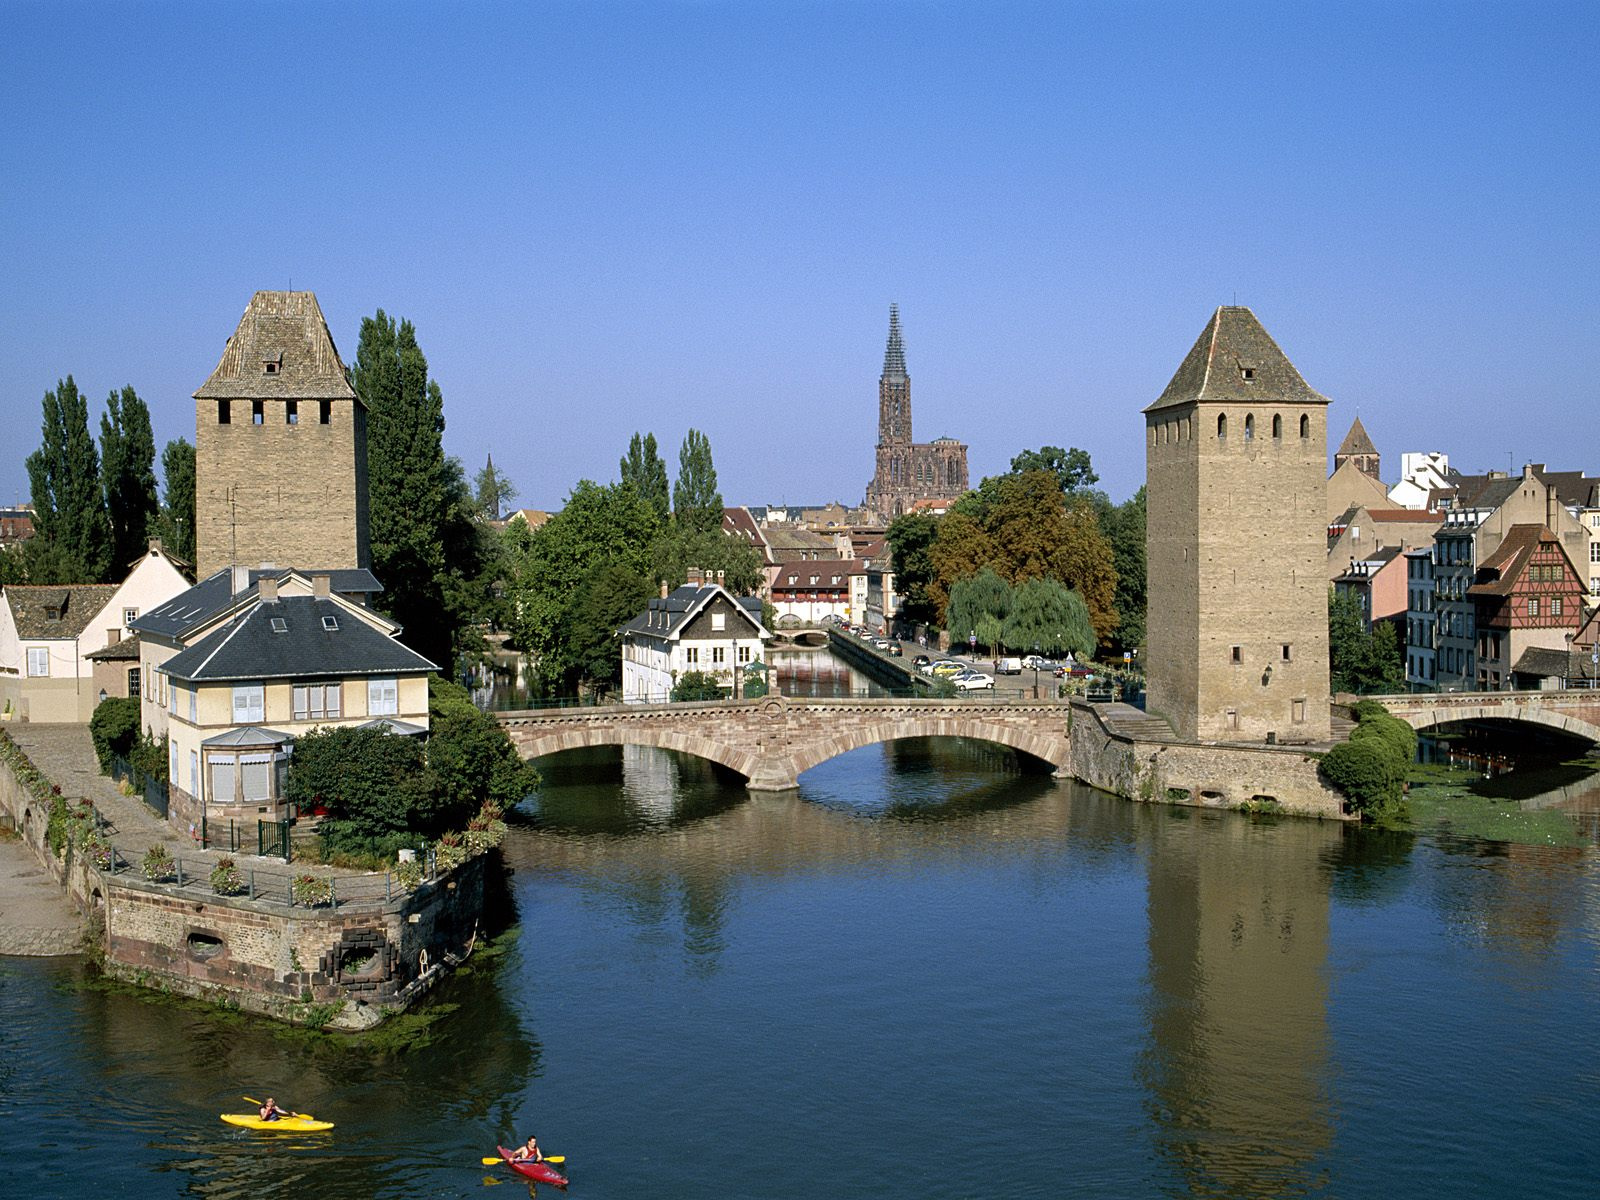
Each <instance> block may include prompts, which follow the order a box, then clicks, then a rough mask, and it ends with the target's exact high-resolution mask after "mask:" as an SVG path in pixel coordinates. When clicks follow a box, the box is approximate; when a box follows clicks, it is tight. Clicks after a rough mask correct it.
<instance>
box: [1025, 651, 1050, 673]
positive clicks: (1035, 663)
mask: <svg viewBox="0 0 1600 1200" xmlns="http://www.w3.org/2000/svg"><path fill="white" fill-rule="evenodd" d="M1055 665H1056V664H1055V663H1053V662H1051V661H1050V660H1049V659H1048V658H1042V657H1040V656H1039V655H1037V654H1030V655H1028V656H1027V657H1026V658H1024V659H1023V660H1022V666H1023V668H1024V669H1025V670H1028V671H1050V670H1054V669H1055Z"/></svg>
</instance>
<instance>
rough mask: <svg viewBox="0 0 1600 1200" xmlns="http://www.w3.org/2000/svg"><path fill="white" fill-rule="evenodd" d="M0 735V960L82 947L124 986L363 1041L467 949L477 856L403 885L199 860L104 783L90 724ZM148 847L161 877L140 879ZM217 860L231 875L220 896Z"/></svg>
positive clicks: (254, 860)
mask: <svg viewBox="0 0 1600 1200" xmlns="http://www.w3.org/2000/svg"><path fill="white" fill-rule="evenodd" d="M6 732H7V733H10V734H14V735H15V736H14V737H5V738H0V815H3V816H4V817H5V818H6V820H7V821H8V822H9V824H10V825H11V826H12V827H13V828H14V829H15V830H16V833H17V835H18V836H17V839H16V840H14V841H7V842H5V843H3V844H0V851H4V852H5V854H6V858H5V860H4V861H6V862H9V863H12V864H13V866H14V867H15V868H16V869H13V870H8V871H7V876H6V879H7V882H6V883H5V884H4V885H0V930H3V932H0V952H10V951H6V950H4V947H10V946H15V947H17V951H16V952H25V951H26V950H27V949H28V948H33V949H34V950H37V949H39V948H50V952H56V953H59V952H61V949H62V948H63V947H69V948H76V947H77V946H78V945H79V943H80V941H84V942H87V944H88V945H89V946H90V947H92V948H94V949H97V950H99V951H100V952H102V953H103V959H104V964H105V969H106V971H107V973H109V974H111V975H113V976H115V977H117V978H121V979H125V980H127V981H129V982H133V983H136V984H140V985H143V986H148V987H152V988H156V989H159V990H163V991H168V992H173V993H177V994H181V995H189V996H197V997H201V998H205V999H209V1000H212V1001H215V1002H217V1003H220V1004H223V1005H225V1006H227V1007H233V1008H241V1009H245V1010H248V1011H252V1012H258V1013H262V1014H265V1015H269V1016H273V1017H277V1018H279V1019H282V1020H287V1021H292V1022H296V1023H300V1024H310V1025H316V1026H319V1027H320V1026H327V1027H330V1028H343V1029H359V1028H364V1027H367V1026H370V1025H373V1024H376V1023H377V1022H378V1021H380V1020H382V1019H383V1017H384V1016H385V1015H388V1014H390V1013H393V1012H398V1011H402V1010H403V1009H404V1008H405V1007H407V1006H408V1005H409V1004H411V1003H412V1002H413V1001H414V1000H415V999H416V998H417V997H419V996H420V995H422V994H423V993H424V992H425V991H427V990H428V989H429V988H430V987H431V986H432V985H433V983H434V982H436V981H437V980H438V979H439V978H440V977H441V976H442V975H443V974H444V973H445V972H447V971H448V970H449V969H450V967H451V966H452V965H453V964H454V963H456V962H459V961H460V960H461V959H463V958H464V957H465V956H466V955H467V954H469V953H470V952H471V950H472V947H473V945H474V943H475V941H476V938H477V933H478V926H479V918H480V915H481V912H482V908H483V891H484V877H485V862H484V856H483V855H481V854H480V855H476V856H474V857H471V858H467V859H466V860H465V861H464V862H461V863H460V864H459V865H455V866H454V867H453V868H452V869H446V870H431V871H429V872H427V874H426V876H425V877H424V878H421V879H420V880H419V879H415V878H407V879H406V880H405V881H404V882H403V883H400V882H397V881H398V876H396V875H391V874H388V873H381V872H380V873H370V872H351V871H339V870H336V869H334V868H327V867H315V868H301V867H299V866H290V865H289V864H287V863H285V862H283V861H282V860H281V859H266V858H258V857H256V856H251V855H244V854H233V855H227V854H224V853H223V852H222V851H216V850H211V851H208V850H204V849H201V848H199V847H197V846H196V845H195V844H194V843H193V842H192V841H190V840H189V839H188V838H187V837H185V836H184V835H183V834H182V833H180V832H179V831H177V830H175V829H173V828H172V827H171V826H170V825H168V824H167V823H166V822H165V821H164V820H162V819H161V818H159V817H158V816H157V815H156V814H155V813H153V812H151V811H150V810H149V809H148V808H146V807H145V806H144V804H143V803H142V802H141V801H140V800H138V799H136V798H134V797H130V796H125V795H123V794H122V793H121V790H120V789H119V788H118V787H117V785H116V784H115V783H113V782H112V781H111V780H110V779H108V778H106V777H104V776H102V775H100V774H99V772H98V771H97V770H96V769H95V766H96V765H95V762H94V754H93V747H92V745H91V743H90V740H89V736H88V732H87V730H86V729H84V728H83V727H81V726H37V725H35V726H19V727H17V728H16V729H15V730H10V731H6ZM63 781H64V782H63ZM52 822H54V835H55V836H54V837H52ZM153 848H154V849H158V850H160V851H163V852H164V853H165V855H166V857H167V858H168V859H169V860H170V864H171V865H170V868H168V869H163V870H157V871H152V872H149V873H147V872H146V871H145V870H144V869H143V861H144V858H145V855H146V854H147V852H149V851H151V850H152V849H153ZM23 855H26V856H29V858H31V860H32V868H33V870H32V872H30V871H29V870H28V867H27V860H26V859H24V858H23V857H22V856H23ZM158 857H159V856H158ZM224 859H232V860H233V864H234V867H235V871H234V873H233V874H232V876H231V878H229V879H228V880H226V881H225V882H224V883H220V884H219V883H218V882H216V881H215V880H214V879H213V872H214V871H216V869H217V868H218V866H219V865H220V864H221V863H222V862H223V860H224ZM148 874H154V875H155V878H149V877H148ZM305 876H311V878H312V881H313V882H311V883H310V884H309V886H307V885H304V883H303V877H305ZM297 880H301V881H302V883H299V884H297ZM51 889H53V890H54V892H55V900H56V904H55V905H52V904H51V897H50V896H49V894H48V893H49V891H50V890H51ZM13 892H14V893H15V894H16V896H17V902H16V903H14V904H13V903H12V901H11V899H10V897H11V895H12V893H13ZM63 898H65V899H66V900H68V901H70V902H71V903H70V906H69V907H68V908H67V910H66V912H65V913H63V911H62V908H61V907H60V905H61V902H62V900H63ZM73 908H75V909H76V913H77V915H73V913H72V911H71V910H72V909H73Z"/></svg>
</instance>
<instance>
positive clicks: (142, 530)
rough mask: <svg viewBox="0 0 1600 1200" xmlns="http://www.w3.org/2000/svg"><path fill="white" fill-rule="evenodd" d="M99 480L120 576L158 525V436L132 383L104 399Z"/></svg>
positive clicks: (115, 571)
mask: <svg viewBox="0 0 1600 1200" xmlns="http://www.w3.org/2000/svg"><path fill="white" fill-rule="evenodd" d="M100 482H101V489H102V491H103V493H104V495H105V503H106V515H107V517H108V518H109V519H110V521H111V571H112V575H113V576H114V577H116V578H118V579H120V578H121V577H122V575H123V573H124V572H125V571H127V569H128V567H129V565H130V564H131V563H132V562H133V561H134V560H135V559H137V558H138V557H139V556H140V555H141V554H143V553H144V550H145V546H146V544H147V543H148V542H149V539H150V533H151V530H152V528H153V527H154V526H155V522H156V513H157V504H156V438H155V434H154V433H153V432H151V429H150V409H149V408H148V407H147V406H146V405H145V402H144V401H143V400H141V399H139V394H138V393H137V392H135V391H134V390H133V388H132V387H125V388H123V389H122V391H121V393H120V394H119V393H117V392H112V393H111V395H109V396H108V397H106V411H105V412H104V413H103V414H102V415H101V417H100Z"/></svg>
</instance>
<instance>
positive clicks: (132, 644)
mask: <svg viewBox="0 0 1600 1200" xmlns="http://www.w3.org/2000/svg"><path fill="white" fill-rule="evenodd" d="M84 657H85V658H87V659H89V660H90V661H92V662H138V661H139V635H138V634H134V635H133V636H132V637H125V638H122V639H120V640H119V641H115V642H112V643H111V645H109V646H103V647H101V648H100V649H99V650H92V651H90V652H89V653H88V654H85V655H84Z"/></svg>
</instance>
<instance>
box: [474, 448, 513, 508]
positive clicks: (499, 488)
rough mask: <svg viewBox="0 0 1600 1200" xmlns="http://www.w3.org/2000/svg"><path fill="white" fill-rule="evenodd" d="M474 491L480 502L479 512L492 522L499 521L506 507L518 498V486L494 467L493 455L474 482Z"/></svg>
mask: <svg viewBox="0 0 1600 1200" xmlns="http://www.w3.org/2000/svg"><path fill="white" fill-rule="evenodd" d="M472 491H473V495H474V496H475V497H476V499H477V501H478V510H479V511H480V512H481V513H482V514H483V516H484V517H485V519H487V520H490V521H498V520H499V519H500V514H501V513H503V512H504V511H505V509H506V505H508V504H510V503H511V502H512V501H513V500H515V499H516V498H517V489H516V485H515V484H513V483H512V482H511V477H510V476H509V475H507V474H506V473H505V472H504V471H502V470H500V469H499V468H498V467H496V466H495V465H494V455H492V454H491V455H489V461H488V462H486V463H485V464H484V467H483V470H481V471H479V472H478V475H477V478H476V479H474V480H473V485H472Z"/></svg>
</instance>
